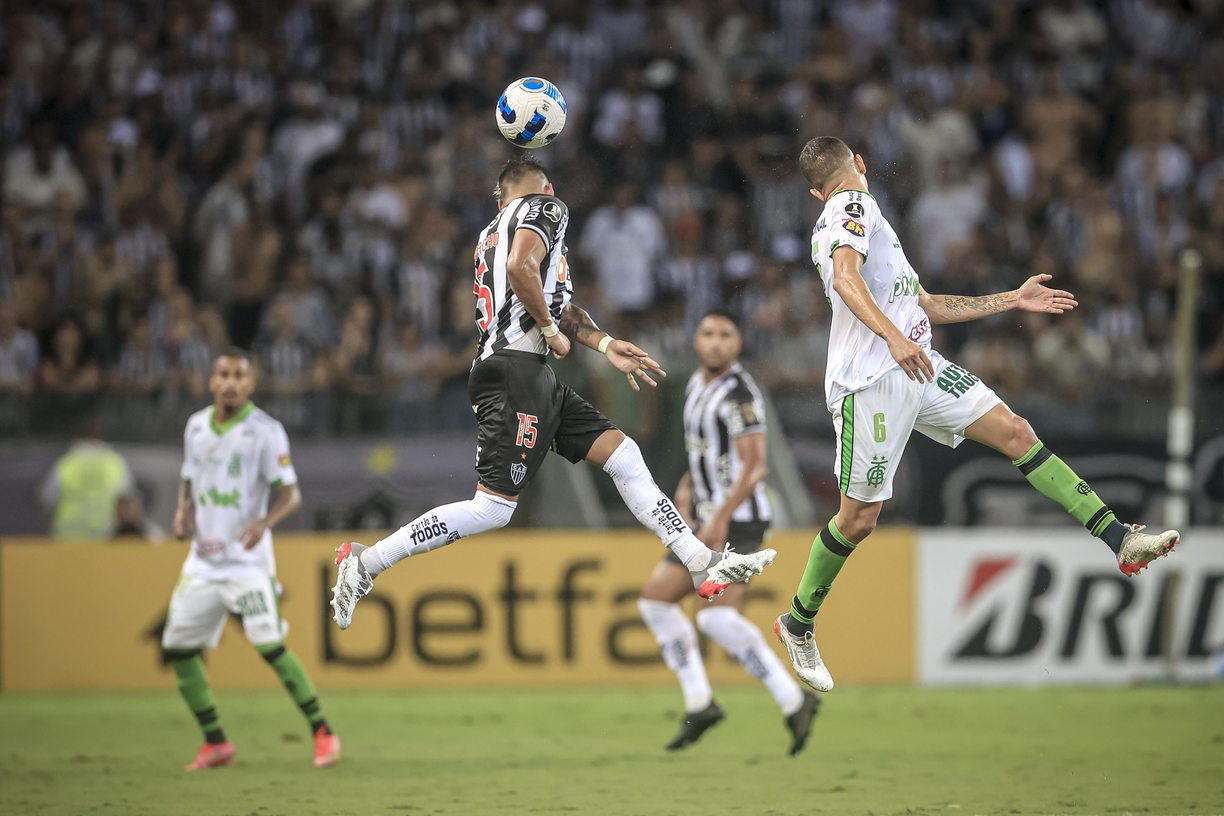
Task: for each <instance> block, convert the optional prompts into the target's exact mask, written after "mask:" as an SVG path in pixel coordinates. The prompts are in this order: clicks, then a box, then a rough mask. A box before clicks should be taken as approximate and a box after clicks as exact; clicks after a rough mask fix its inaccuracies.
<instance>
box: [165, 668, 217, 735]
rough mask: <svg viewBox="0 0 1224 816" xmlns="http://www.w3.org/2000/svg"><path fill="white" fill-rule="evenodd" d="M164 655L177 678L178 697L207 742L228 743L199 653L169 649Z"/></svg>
mask: <svg viewBox="0 0 1224 816" xmlns="http://www.w3.org/2000/svg"><path fill="white" fill-rule="evenodd" d="M164 656H165V659H166V662H168V663H169V664H170V668H172V669H174V674H175V676H176V677H177V678H178V690H179V694H181V695H183V700H185V701H186V702H187V707H188V708H189V709H191V713H192V714H194V715H195V718H196V722H198V723H199V724H200V730H201V731H203V732H204V741H205V742H207V743H208V744H210V745H220V744H221V743H223V742H225V732H224V731H222V730H221V718H220V716H219V715H218V714H217V706H216V704H215V703H214V702H213V696H212V690H211V689H210V688H209V687H208V675H206V674H205V673H204V661H203V660H202V659H201V658H200V652H199V650H198V649H166V650H165V652H164Z"/></svg>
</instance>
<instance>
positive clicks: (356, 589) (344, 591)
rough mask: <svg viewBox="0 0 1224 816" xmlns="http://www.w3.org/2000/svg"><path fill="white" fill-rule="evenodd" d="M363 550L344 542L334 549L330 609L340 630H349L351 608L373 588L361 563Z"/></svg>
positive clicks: (359, 545) (371, 581)
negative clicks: (333, 583)
mask: <svg viewBox="0 0 1224 816" xmlns="http://www.w3.org/2000/svg"><path fill="white" fill-rule="evenodd" d="M364 549H365V546H364V545H362V544H358V543H357V542H355V541H346V542H344V543H343V544H341V545H340V546H339V547H337V548H336V567H337V569H336V585H335V586H334V587H332V599H331V608H332V619H333V620H335V621H336V625H337V626H339V627H340V628H341V629H347V628H349V625H350V624H351V623H352V622H353V607H355V606H357V602H358V601H360V600H361V599H362V598H364V597H365V596H366V595H369V594H370V590H371V589H373V588H374V578H373V577H371V575H370V573H369V571H368V570H367V569H366V568H365V565H364V564H362V563H361V551H362V550H364Z"/></svg>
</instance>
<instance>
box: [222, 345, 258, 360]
mask: <svg viewBox="0 0 1224 816" xmlns="http://www.w3.org/2000/svg"><path fill="white" fill-rule="evenodd" d="M222 357H232V358H234V359H236V360H246V361H247V362H248V363H250V362H251V352H249V351H247V350H246V349H244V348H241V347H239V346H226V347H225V348H223V349H221V350H220V351H219V352H217V356H216V357H215V358H214V359H213V363H216V362H217V360H220V359H221V358H222Z"/></svg>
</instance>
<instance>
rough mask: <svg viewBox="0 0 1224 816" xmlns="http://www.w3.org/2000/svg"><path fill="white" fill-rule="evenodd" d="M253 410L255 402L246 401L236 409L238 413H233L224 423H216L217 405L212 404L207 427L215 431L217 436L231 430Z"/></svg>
mask: <svg viewBox="0 0 1224 816" xmlns="http://www.w3.org/2000/svg"><path fill="white" fill-rule="evenodd" d="M254 410H255V403H253V402H249V401H248V402H247V404H246V405H244V406H242V407H241V408H240V409H238V413H236V414H234V415H233V416H232V417H230V418H229V419H228V420H226V421H225V423H224V424H221V425H218V424H217V407H216V406H215V405H214V406H213V407H212V408H211V409H210V410H209V412H208V427H210V428H212V432H213V433H215V434H216V435H217V436H221V435H222V434H224V433H225V432H226V431H230V430H233V429H234V428H235V427H237V426H238V425H239V424H240V423H241V422H242V420H244V419H246V418H247V417H248V416H250V415H251V412H252V411H254Z"/></svg>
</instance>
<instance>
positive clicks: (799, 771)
mask: <svg viewBox="0 0 1224 816" xmlns="http://www.w3.org/2000/svg"><path fill="white" fill-rule="evenodd" d="M677 698H678V694H676V693H674V692H672V691H671V690H670V689H668V690H664V689H657V690H655V689H651V690H624V689H616V690H596V691H590V690H583V691H574V690H567V691H496V692H473V691H462V692H459V691H455V692H444V691H436V692H403V693H386V692H379V693H357V692H348V693H343V694H341V693H331V694H327V695H325V696H324V701H325V705H326V709H327V713H328V715H329V716H330V718H331V721H332V723H333V725H334V726H335V727H336V729H337V731H338V732H339V733H340V734H341V736H342V738H343V740H344V744H345V751H346V753H345V759H344V761H343V762H342V763H341V765H340V766H338V767H336V768H333V769H327V770H322V771H318V770H315V769H314V768H312V767H311V766H310V757H311V746H310V743H309V741H308V739H307V737H306V734H305V729H304V728H303V727H302V724H301V723H300V722H299V720H298V718H297V712H296V711H295V710H294V709H293V708H292V706H291V704H290V702H289V700H288V699H287V698H285V697H284V695H282V694H277V693H263V692H260V693H238V692H221V693H219V694H218V703H219V706H220V709H221V713H222V717H223V722H224V724H225V726H226V728H227V730H228V732H229V736H230V739H231V740H232V741H234V742H235V744H236V745H237V746H238V760H237V764H236V765H234V766H233V767H230V768H225V769H221V770H217V771H211V772H208V773H201V774H195V775H190V776H189V775H187V774H185V773H184V772H183V771H182V770H181V768H182V765H183V764H184V763H185V762H186V761H187V760H188V759H190V758H191V756H192V755H193V753H194V751H195V748H196V744H197V741H198V740H197V735H196V732H195V729H194V727H193V725H192V723H191V721H190V719H189V717H188V715H187V712H186V711H185V710H184V709H183V707H182V705H181V703H180V701H179V699H178V698H177V697H176V696H174V695H173V694H170V693H166V694H153V695H141V696H137V695H55V696H52V695H11V694H10V695H4V696H0V813H3V814H12V816H17V814H22V815H23V816H24V814H71V815H72V816H80V815H81V814H123V815H124V816H137V814H158V816H161V815H162V814H209V816H212V815H213V814H218V815H220V814H226V815H228V814H239V815H240V816H246V814H251V815H252V816H274V815H275V814H293V816H313V814H363V816H368V815H370V814H399V815H400V816H404V815H405V814H485V813H499V814H501V813H505V814H518V813H523V814H527V813H540V814H549V813H579V814H587V813H591V814H650V816H664V815H665V814H719V816H721V815H722V814H753V815H754V816H759V815H762V814H800V813H802V814H876V815H877V816H879V815H881V814H949V815H950V816H968V815H969V814H978V813H980V814H995V813H999V814H1037V813H1042V814H1052V813H1068V814H1125V813H1136V814H1137V813H1182V814H1209V813H1214V814H1224V688H1218V687H1216V688H1187V689H1162V688H1137V689H1075V690H1043V691H1027V690H972V691H961V690H947V691H944V690H940V691H932V690H913V689H879V690H875V689H847V690H838V691H836V692H834V693H833V694H831V695H828V696H826V698H825V706H824V710H823V712H822V714H821V716H820V717H819V718H818V720H817V728H816V731H815V734H814V739H813V741H812V743H811V744H809V746H808V750H807V751H806V752H805V753H804V754H802V755H801V756H799V757H798V758H796V759H790V758H788V757H786V756H785V754H784V747H785V744H786V735H785V732H784V730H783V727H782V724H781V720H780V718H779V715H778V713H777V711H776V710H775V709H774V707H773V705H772V702H771V701H770V700H769V699H768V698H767V697H766V696H765V694H764V693H763V692H761V691H758V690H756V689H751V688H742V689H734V690H729V691H724V692H721V693H720V694H719V700H720V702H721V703H722V704H723V706H724V708H726V709H727V711H728V715H729V716H728V718H727V720H726V721H724V722H723V723H722V724H721V725H719V726H718V727H717V728H715V729H714V730H713V731H711V732H710V733H709V734H707V736H706V738H705V740H704V741H703V742H702V743H700V744H699V745H697V746H695V747H694V748H692V749H690V750H688V751H687V752H684V753H681V754H677V755H669V754H666V753H664V752H663V751H662V749H661V746H662V744H663V743H664V742H665V741H666V740H667V739H668V738H669V737H671V735H672V733H673V730H674V727H675V716H676V714H677V710H676V701H677Z"/></svg>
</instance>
